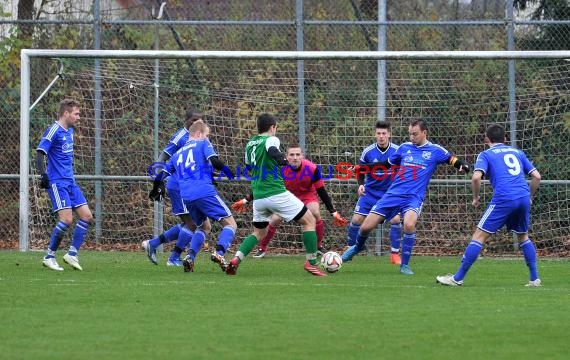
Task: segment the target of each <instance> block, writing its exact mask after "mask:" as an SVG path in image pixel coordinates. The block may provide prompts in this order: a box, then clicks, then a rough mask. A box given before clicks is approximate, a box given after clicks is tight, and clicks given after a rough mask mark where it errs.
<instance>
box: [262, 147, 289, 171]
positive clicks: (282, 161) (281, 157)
mask: <svg viewBox="0 0 570 360" xmlns="http://www.w3.org/2000/svg"><path fill="white" fill-rule="evenodd" d="M267 153H268V154H269V156H270V157H271V158H273V159H274V160H275V161H276V162H277V165H279V166H284V165H288V164H289V161H287V157H286V156H285V154H283V153H282V152H281V151H279V149H278V148H277V147H276V146H271V147H270V148H269V149H267Z"/></svg>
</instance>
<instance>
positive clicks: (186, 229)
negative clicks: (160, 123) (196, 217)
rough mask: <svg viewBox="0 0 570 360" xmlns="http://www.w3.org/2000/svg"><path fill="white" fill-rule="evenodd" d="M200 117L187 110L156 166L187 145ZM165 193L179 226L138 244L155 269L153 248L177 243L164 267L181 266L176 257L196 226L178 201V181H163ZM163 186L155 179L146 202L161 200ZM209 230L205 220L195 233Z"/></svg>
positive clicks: (193, 111) (209, 226) (180, 199)
mask: <svg viewBox="0 0 570 360" xmlns="http://www.w3.org/2000/svg"><path fill="white" fill-rule="evenodd" d="M202 116H203V115H202V114H201V113H199V112H198V111H196V110H194V109H188V110H187V111H186V116H185V121H184V127H183V128H182V129H180V130H178V131H177V132H176V133H174V135H172V137H171V138H170V140H169V142H168V145H166V147H165V148H164V150H162V153H161V154H160V157H159V158H158V161H157V162H158V163H162V164H166V162H167V161H168V160H170V158H171V157H172V155H174V153H176V152H177V151H178V150H179V149H180V148H182V146H184V144H186V142H187V141H188V138H189V135H188V129H189V128H190V126H191V125H192V124H193V123H195V122H196V121H202ZM166 191H168V195H169V197H170V203H171V206H172V214H173V215H176V216H179V217H180V219H181V220H182V223H181V224H177V225H174V226H172V227H171V228H170V229H168V230H166V231H165V232H164V233H162V234H160V235H159V236H157V237H155V238H153V239H151V240H145V241H143V242H142V244H141V246H142V248H143V249H144V250H145V252H146V254H147V256H148V258H149V260H150V261H151V262H152V263H153V264H155V265H158V260H157V256H156V248H157V247H158V246H159V245H161V244H165V243H169V242H171V241H174V240H177V241H176V245H175V246H174V249H173V250H172V253H171V254H170V257H169V258H168V261H167V262H166V265H167V266H182V261H181V260H180V254H181V253H182V251H184V248H185V247H186V246H187V245H188V244H189V243H190V241H191V239H192V236H194V231H196V225H195V224H194V223H193V222H192V218H191V217H190V215H189V213H188V209H186V207H185V206H184V203H183V201H182V198H181V197H180V189H179V187H178V181H177V180H176V178H175V177H174V176H170V177H169V178H168V180H167V181H166ZM164 193H165V185H164V182H163V181H161V180H160V179H159V181H155V182H154V185H153V188H152V190H151V191H150V193H149V198H150V199H152V200H154V201H161V200H162V199H163V197H164ZM211 228H212V226H211V224H210V221H209V220H206V221H205V222H204V224H203V225H202V228H201V229H198V230H197V231H198V232H203V231H206V232H209V231H210V230H211ZM202 235H203V234H198V235H197V236H202Z"/></svg>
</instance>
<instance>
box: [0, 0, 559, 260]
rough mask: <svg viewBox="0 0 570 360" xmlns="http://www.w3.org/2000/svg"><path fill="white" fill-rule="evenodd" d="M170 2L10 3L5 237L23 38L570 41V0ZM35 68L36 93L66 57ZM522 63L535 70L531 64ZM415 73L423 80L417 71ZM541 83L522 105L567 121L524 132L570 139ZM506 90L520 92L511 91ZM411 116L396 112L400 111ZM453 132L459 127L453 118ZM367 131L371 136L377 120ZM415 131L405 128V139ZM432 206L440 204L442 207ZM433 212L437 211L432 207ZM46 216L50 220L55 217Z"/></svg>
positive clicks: (5, 23)
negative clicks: (569, 1) (537, 104)
mask: <svg viewBox="0 0 570 360" xmlns="http://www.w3.org/2000/svg"><path fill="white" fill-rule="evenodd" d="M162 4H163V3H162V2H160V1H150V0H149V1H144V0H123V1H106V0H102V1H70V0H65V1H49V0H47V1H43V2H42V4H41V7H38V5H37V4H35V2H34V1H31V0H27V1H16V0H12V1H9V2H7V3H4V4H3V5H0V6H2V8H1V9H0V23H2V27H1V30H0V37H1V38H0V44H1V45H2V46H1V48H0V49H1V50H0V51H1V52H2V57H1V58H0V101H1V102H0V104H1V105H0V121H1V122H2V124H3V127H4V131H3V132H2V133H1V134H0V147H1V150H2V151H1V152H0V157H1V158H2V161H0V234H1V235H0V247H8V248H17V243H18V198H19V193H18V190H17V189H18V177H19V176H18V173H19V116H20V115H19V50H20V49H22V48H57V49H136V50H146V49H161V50H306V51H330V50H344V51H356V50H359V51H366V50H378V49H381V50H382V49H383V50H410V51H411V50H556V49H570V20H569V19H570V5H568V4H567V2H564V1H560V2H546V1H523V0H520V1H514V2H513V1H510V0H509V1H505V0H497V1H491V0H480V1H477V0H473V1H459V0H455V1H427V0H425V1H424V0H417V1H375V0H346V1H322V0H321V1H317V0H305V1H300V0H282V1H269V2H259V1H239V2H236V1H227V0H226V1H221V0H220V1H215V0H214V1H208V2H191V3H188V2H186V1H168V2H164V4H165V5H164V6H162ZM502 64H503V65H504V63H502ZM503 65H500V68H499V69H498V71H499V72H502V74H501V75H500V76H501V77H502V78H506V77H507V70H508V69H507V67H506V66H503ZM187 66H188V67H189V68H190V69H192V68H193V67H195V66H199V64H193V63H188V64H187ZM557 69H558V70H557V71H568V67H564V66H560V67H558V68H557ZM32 71H33V80H32V81H33V83H34V91H33V92H32V98H33V99H32V101H33V100H35V98H36V97H37V96H39V94H40V93H41V92H42V91H43V89H44V88H45V86H46V85H47V84H49V82H50V81H51V80H52V79H53V78H54V76H55V75H56V74H57V72H58V69H57V64H56V63H55V62H47V61H46V62H40V63H39V64H37V65H36V66H35V67H34V68H33V69H32ZM308 71H313V70H312V69H309V70H308ZM315 71H317V72H316V73H315V74H314V76H311V73H308V76H307V79H306V86H307V87H309V88H310V86H311V84H314V85H316V88H320V87H326V86H327V84H325V83H322V78H326V76H323V74H319V73H318V71H322V69H320V70H319V69H318V68H317V69H316V70H315ZM518 71H528V70H527V69H526V68H525V69H524V70H520V68H519V70H518ZM483 77H484V76H483ZM552 78H553V79H555V80H556V81H559V82H560V81H561V82H562V83H561V84H559V85H560V86H561V87H562V91H563V93H565V94H566V102H567V96H568V76H566V77H564V76H563V75H560V74H557V75H556V76H553V77H552ZM564 79H566V80H564ZM355 80H356V79H351V80H350V81H355ZM390 80H393V81H394V82H395V83H397V81H398V79H390V71H389V72H388V81H390ZM419 80H421V79H419ZM424 80H425V79H424ZM407 81H409V82H413V81H414V79H408V80H407ZM312 82H314V83H312ZM475 85H476V84H475ZM505 87H506V83H505ZM532 89H533V88H532V87H525V89H521V91H520V92H519V93H516V94H517V104H518V108H519V110H520V111H523V112H524V111H533V112H539V111H544V112H546V113H545V115H546V116H549V115H548V111H549V109H556V110H555V111H556V114H555V115H556V118H554V119H553V118H549V119H550V120H549V124H553V125H552V127H550V130H552V128H556V129H558V130H559V131H556V132H552V131H551V132H549V127H546V126H543V124H534V123H533V122H528V121H525V119H526V117H525V115H524V113H521V116H520V117H519V118H518V119H517V122H518V123H519V126H517V129H518V130H517V132H518V136H517V137H518V138H519V139H521V141H526V140H527V139H529V138H530V139H532V141H533V145H532V146H533V147H536V148H540V147H541V146H544V144H546V145H548V143H549V142H550V143H553V142H554V143H558V144H564V143H566V144H567V143H568V142H569V140H570V118H569V116H570V115H569V113H570V112H569V110H568V105H563V104H550V103H549V102H548V101H547V100H546V104H547V105H548V104H550V105H548V106H545V105H544V104H545V103H544V102H542V103H541V109H534V108H533V105H532V102H531V100H532V99H533V97H532V96H530V95H529V94H528V92H529V91H532ZM309 90H310V89H309ZM536 90H537V91H540V92H543V93H539V94H535V95H536V96H538V97H540V98H541V99H542V100H544V99H549V96H551V94H552V89H549V88H548V87H540V88H538V87H537V88H536ZM65 91H66V89H65V87H63V86H62V87H60V86H58V85H57V84H56V86H54V87H53V88H52V89H51V90H50V92H49V95H48V96H46V97H45V98H44V99H43V100H42V101H41V102H40V105H41V110H38V111H39V112H38V113H37V114H35V116H34V118H33V121H35V122H37V123H36V124H32V126H34V125H35V126H36V127H37V126H39V125H41V124H44V123H46V124H47V123H49V122H51V121H53V119H55V113H56V110H55V106H56V104H57V102H58V101H59V99H61V98H62V97H63V96H65V95H66V93H65ZM515 91H516V88H515ZM489 93H490V94H492V93H493V92H492V91H490V92H489ZM306 96H307V97H311V98H307V99H306V101H307V102H309V101H312V102H313V103H315V104H318V102H319V101H321V100H322V101H326V99H321V100H319V98H318V96H320V95H319V94H316V93H311V92H310V91H308V92H307V93H306ZM533 96H534V95H533ZM553 99H554V97H553ZM556 99H559V98H556ZM562 99H564V98H562ZM396 100H398V99H396ZM400 100H401V99H400ZM393 101H395V100H393ZM503 101H506V102H508V99H506V100H503ZM556 101H563V100H556ZM142 105H145V104H141V106H142ZM146 105H148V104H146ZM246 105H247V104H245V105H244V106H246ZM289 105H290V104H289ZM503 105H504V103H503ZM389 106H390V104H388V108H387V111H388V112H390V107H389ZM150 111H151V110H149V112H150ZM482 111H485V110H482ZM401 115H402V114H394V113H389V114H388V116H389V117H390V116H391V117H393V118H394V119H397V118H400V117H401ZM149 116H152V115H149ZM502 120H503V121H504V120H505V119H502ZM551 120H552V122H550V121H551ZM161 121H163V122H162V124H161V129H160V131H161V132H162V131H164V134H163V133H161V134H160V139H161V143H160V144H161V146H163V145H164V143H165V142H164V141H165V137H167V136H168V135H169V134H170V132H171V130H172V129H174V128H176V127H177V126H179V123H178V121H179V120H178V119H177V118H176V117H175V116H174V117H173V118H171V119H161ZM472 121H475V122H476V121H477V120H476V119H475V120H472ZM466 126H468V127H471V128H478V127H481V126H484V124H483V123H479V124H477V123H475V124H474V123H472V122H468V123H466ZM536 129H539V130H540V131H539V132H537V131H535V130H536ZM448 131H450V132H453V129H448ZM167 133H168V134H167ZM356 135H358V134H356ZM361 135H362V136H364V137H368V133H366V132H365V131H364V132H363V133H362V134H361ZM396 135H402V134H398V133H396ZM437 136H438V137H441V138H442V139H444V140H447V139H449V138H450V136H451V135H449V134H446V133H445V130H444V129H441V130H439V134H437ZM403 138H405V136H404V135H402V136H400V137H399V138H398V139H399V140H401V139H403ZM310 139H311V138H310V136H309V141H308V143H307V146H308V147H310V146H311V142H310V141H311V140H310ZM553 139H554V140H553ZM534 142H539V144H536V143H534ZM552 149H553V150H552V151H558V152H561V153H558V154H557V156H561V157H562V158H564V157H566V158H568V157H569V155H570V154H568V147H561V148H556V147H554V148H552ZM356 151H360V150H356ZM32 155H33V154H32ZM541 156H543V157H541V158H538V159H535V162H538V164H537V166H539V167H540V166H541V165H542V164H547V163H548V156H547V154H546V155H541ZM561 164H562V165H561V166H562V168H561V169H559V170H558V172H556V174H555V175H553V176H554V177H555V178H556V179H558V180H568V179H569V178H570V177H569V175H568V167H567V165H565V164H564V162H562V163H561ZM552 174H554V171H552ZM561 186H562V188H561V189H562V190H560V189H558V188H557V189H555V190H552V192H553V194H554V195H553V196H554V198H552V199H553V200H552V201H556V203H557V204H559V205H560V206H561V207H562V208H561V209H560V211H561V212H563V213H565V214H568V185H567V184H566V185H561ZM338 192H339V193H342V192H343V190H342V189H338ZM143 193H144V191H143ZM143 195H144V194H143ZM353 203H354V199H349V200H347V204H345V205H343V212H344V213H345V214H346V215H349V214H350V212H351V211H352V206H353ZM133 211H140V209H139V210H135V209H133ZM143 211H144V210H143ZM426 213H427V214H429V213H431V210H430V211H427V212H426ZM423 220H424V221H426V222H429V216H428V217H424V218H423ZM557 226H561V227H564V226H566V228H567V227H568V226H569V224H568V223H567V221H566V223H564V221H563V220H561V223H560V224H558V225H557ZM46 227H48V228H50V227H51V225H46ZM565 234H566V236H567V232H566V233H565ZM568 242H570V239H568V241H567V242H566V243H565V246H569V245H570V244H568ZM559 254H560V252H559Z"/></svg>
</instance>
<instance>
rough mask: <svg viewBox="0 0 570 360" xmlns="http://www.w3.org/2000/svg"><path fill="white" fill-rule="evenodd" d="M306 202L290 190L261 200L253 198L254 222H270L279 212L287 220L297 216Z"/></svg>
mask: <svg viewBox="0 0 570 360" xmlns="http://www.w3.org/2000/svg"><path fill="white" fill-rule="evenodd" d="M304 206H305V204H303V202H302V201H301V200H299V199H298V198H297V197H295V195H293V194H292V193H290V192H289V191H285V192H284V193H281V194H277V195H273V196H270V197H266V198H263V199H259V200H253V222H268V221H269V220H270V219H271V215H273V214H277V215H279V216H280V217H281V218H283V220H285V221H286V222H289V221H291V220H293V219H294V218H295V216H297V215H298V214H299V213H300V212H301V210H303V207H304Z"/></svg>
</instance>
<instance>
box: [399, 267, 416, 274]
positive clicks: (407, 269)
mask: <svg viewBox="0 0 570 360" xmlns="http://www.w3.org/2000/svg"><path fill="white" fill-rule="evenodd" d="M400 274H402V275H414V272H413V271H412V269H410V267H409V266H408V265H400Z"/></svg>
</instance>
